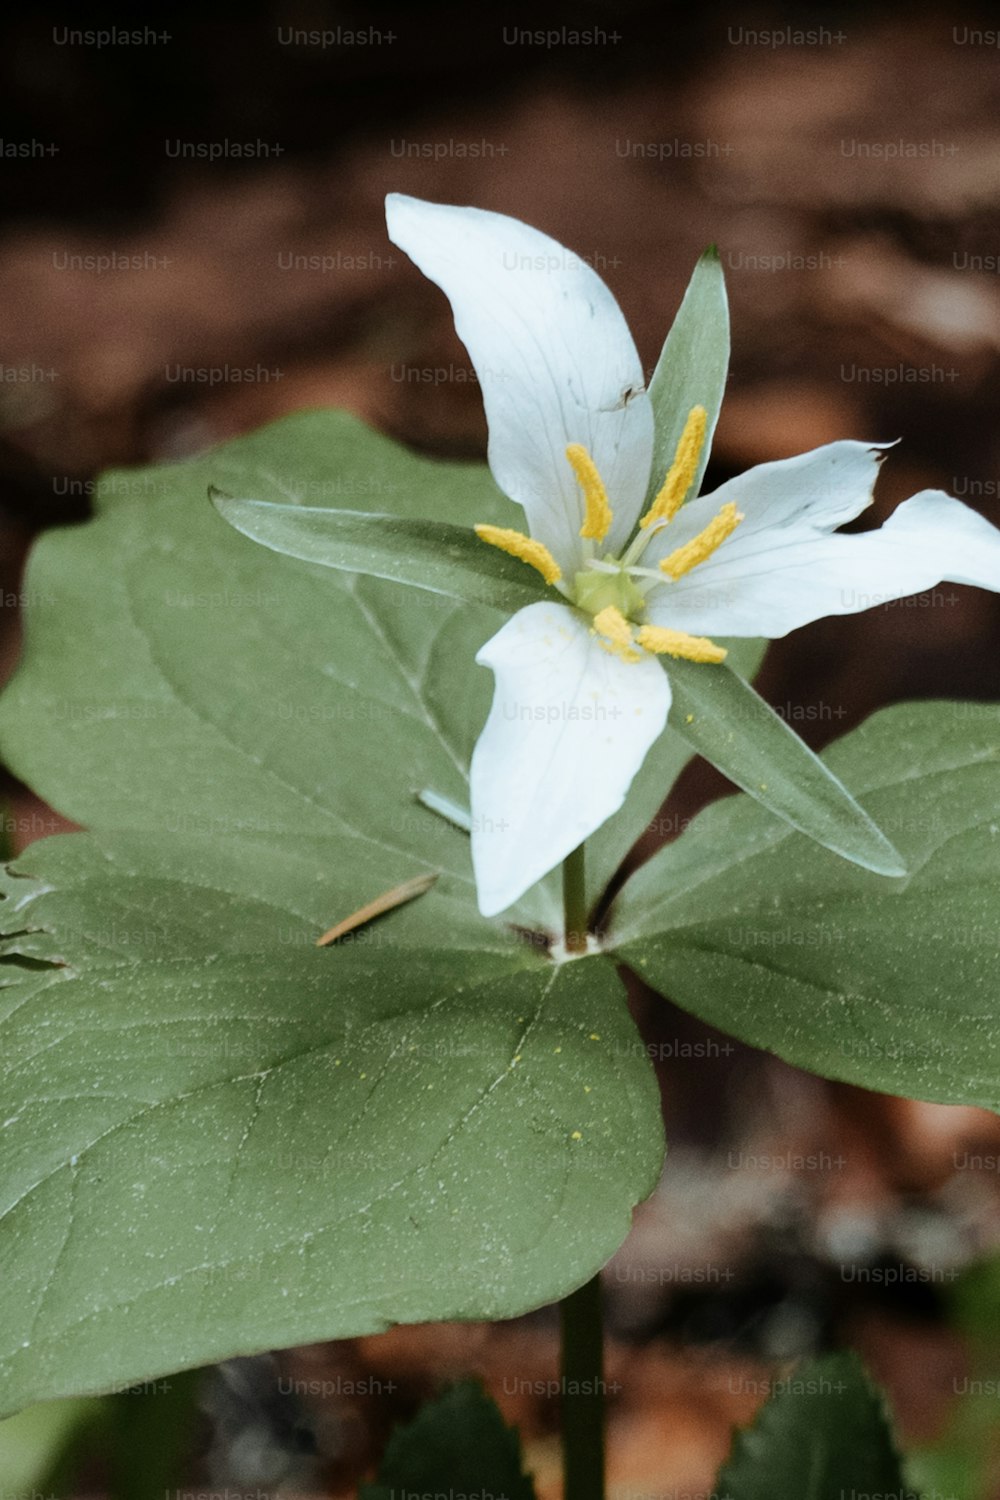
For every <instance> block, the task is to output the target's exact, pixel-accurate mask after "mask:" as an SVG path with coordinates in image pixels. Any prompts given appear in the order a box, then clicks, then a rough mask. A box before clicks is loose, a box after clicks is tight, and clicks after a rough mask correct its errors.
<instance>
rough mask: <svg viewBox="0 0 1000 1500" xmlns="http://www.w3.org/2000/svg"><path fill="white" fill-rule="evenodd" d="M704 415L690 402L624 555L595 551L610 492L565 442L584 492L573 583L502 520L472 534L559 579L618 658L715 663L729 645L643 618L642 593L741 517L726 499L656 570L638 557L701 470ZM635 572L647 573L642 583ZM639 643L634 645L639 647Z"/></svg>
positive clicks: (579, 449) (692, 560) (686, 568)
mask: <svg viewBox="0 0 1000 1500" xmlns="http://www.w3.org/2000/svg"><path fill="white" fill-rule="evenodd" d="M707 425H708V416H707V413H706V411H705V408H704V407H703V406H695V407H692V409H691V411H690V412H689V413H688V417H687V421H686V422H685V423H684V430H683V432H682V433H681V436H680V440H679V441H678V444H677V449H676V451H675V453H674V458H673V462H672V463H671V465H670V468H669V470H668V471H667V476H666V478H665V479H664V481H663V484H662V486H661V487H660V489H659V490H658V492H657V494H656V495H655V497H654V499H653V503H652V504H651V505H650V507H649V509H648V511H647V512H646V514H645V515H644V516H643V517H642V519H641V520H640V522H639V529H638V531H637V532H636V534H635V536H634V537H633V538H632V541H631V542H630V543H629V545H628V547H627V548H626V550H625V552H624V553H623V555H622V556H621V557H616V556H614V555H613V554H612V553H610V552H608V553H605V554H604V555H603V556H600V557H598V556H596V555H595V550H596V549H595V547H594V543H595V542H603V541H604V540H605V538H606V537H607V535H608V532H609V531H610V530H611V526H612V523H613V521H614V511H613V510H612V508H611V502H610V501H609V499H608V492H607V490H606V489H605V487H604V481H603V480H602V478H601V476H600V473H599V471H598V468H597V465H596V464H595V462H594V460H593V458H592V457H591V455H590V454H589V453H588V452H587V449H586V448H585V447H584V446H583V444H582V443H570V444H569V446H568V447H567V449H566V457H567V459H568V461H569V463H570V465H571V467H572V469H573V473H574V474H575V475H576V481H577V484H578V485H579V486H580V491H581V493H582V496H583V525H582V526H581V527H580V537H581V539H582V541H583V544H584V547H583V557H584V566H583V568H582V569H581V571H580V572H578V573H576V574H575V575H574V578H573V584H572V587H570V586H568V585H567V584H566V583H564V582H563V581H562V576H563V575H562V569H561V568H560V566H559V564H558V563H557V562H556V560H555V558H554V557H553V556H552V553H551V552H550V551H549V549H548V548H547V547H546V546H545V545H544V544H543V543H542V542H539V541H536V540H535V539H534V538H533V537H528V536H525V535H524V533H523V532H520V531H511V530H508V529H506V528H505V527H502V526H477V527H476V528H475V530H476V535H477V536H478V537H480V538H481V539H482V540H483V541H484V542H489V543H490V544H491V545H492V546H494V547H499V548H500V549H501V551H503V552H507V553H509V554H510V555H511V556H512V557H517V558H519V559H520V560H521V561H522V562H526V563H528V564H530V566H531V567H533V568H535V569H537V571H538V572H539V573H541V575H542V577H543V578H544V579H545V582H546V583H548V584H556V585H558V587H559V589H560V592H561V593H563V594H565V596H566V597H567V598H568V599H569V600H570V602H571V603H572V604H574V605H576V607H577V609H580V610H582V611H584V613H586V614H588V615H590V617H591V619H592V620H593V622H594V623H593V626H592V632H593V634H594V635H596V636H597V637H598V640H599V644H600V645H601V646H603V647H604V649H605V650H606V651H610V652H612V653H613V654H614V655H615V656H619V657H621V659H622V660H623V661H633V662H635V661H641V660H642V657H643V654H644V653H645V652H652V653H654V654H656V655H666V656H675V657H684V658H685V659H687V660H688V661H700V662H720V661H723V660H724V659H725V656H726V651H725V648H724V647H722V646H717V645H716V644H715V642H714V641H710V640H708V638H707V637H706V636H700V635H688V634H687V633H686V632H685V631H683V630H669V629H667V628H665V627H664V626H660V625H649V624H644V623H643V617H644V616H645V613H646V595H647V594H649V593H651V592H652V590H653V589H655V588H659V587H661V586H663V585H664V584H668V583H670V582H673V583H676V582H677V580H678V579H679V578H683V577H684V575H685V574H686V573H690V571H691V569H692V568H696V567H697V566H698V564H699V563H703V562H705V560H706V559H707V558H709V557H711V556H712V554H713V552H715V551H716V550H717V548H719V547H720V546H721V545H722V543H723V542H724V541H725V540H726V538H727V537H729V536H731V535H732V533H733V532H734V531H735V530H736V528H737V526H738V525H739V524H740V522H741V521H742V520H743V517H742V515H740V513H739V511H738V510H737V509H736V506H735V505H733V504H732V503H731V502H730V503H729V504H727V505H723V506H722V508H721V509H720V511H719V513H718V515H717V516H715V517H714V518H713V519H712V520H711V521H710V522H709V523H708V525H707V526H706V527H704V528H703V530H701V531H700V532H699V533H698V534H697V536H694V537H692V538H691V540H690V541H688V542H685V543H684V544H683V545H682V546H680V547H676V548H675V549H674V551H673V552H671V553H670V555H669V556H668V557H665V558H664V559H663V560H662V562H661V563H660V565H659V570H655V569H653V568H644V567H640V566H639V562H640V559H641V558H642V555H643V553H644V552H645V550H646V548H647V547H648V545H649V543H650V541H651V540H652V539H653V537H654V536H655V535H656V534H657V533H658V532H660V531H662V530H663V528H664V527H665V526H669V524H670V522H671V521H672V520H673V519H674V517H675V516H676V515H677V513H678V511H679V510H680V509H681V506H682V505H683V504H684V501H685V500H686V499H687V495H688V491H689V490H690V489H691V486H692V484H693V483H694V479H695V476H696V474H697V471H698V464H699V460H700V458H701V453H702V449H703V447H704V445H705V433H706V430H707ZM636 579H642V580H649V581H648V582H644V583H643V584H642V587H641V588H640V585H639V584H638V583H637V582H636V581H635V580H636ZM637 648H638V649H637Z"/></svg>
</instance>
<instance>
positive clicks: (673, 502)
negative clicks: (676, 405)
mask: <svg viewBox="0 0 1000 1500" xmlns="http://www.w3.org/2000/svg"><path fill="white" fill-rule="evenodd" d="M707 426H708V412H707V411H706V410H705V408H704V407H703V406H692V408H691V410H690V411H689V412H688V419H687V421H686V422H685V423H684V431H683V432H682V433H681V435H680V440H679V442H678V444H677V450H676V452H675V453H674V461H673V463H672V464H671V465H670V468H669V470H668V471H667V477H666V479H665V480H664V481H663V487H662V488H661V490H660V492H659V494H658V495H657V496H656V498H655V499H654V501H653V503H652V505H651V506H650V507H649V509H648V510H647V512H646V514H645V515H644V516H643V518H642V520H641V521H640V522H639V525H640V526H641V527H642V528H643V530H645V529H646V527H647V526H652V524H653V522H654V521H672V520H673V518H674V516H676V514H677V512H678V511H679V510H680V508H681V506H682V505H683V504H684V500H685V497H686V495H687V492H688V490H689V489H690V488H691V485H692V483H693V482H694V476H695V474H696V473H697V471H698V462H699V460H700V458H701V450H702V448H703V447H704V446H705V429H706V427H707Z"/></svg>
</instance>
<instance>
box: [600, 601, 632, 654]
mask: <svg viewBox="0 0 1000 1500" xmlns="http://www.w3.org/2000/svg"><path fill="white" fill-rule="evenodd" d="M594 632H595V634H596V635H599V636H603V637H604V639H603V640H602V641H601V642H600V644H601V645H602V646H603V647H604V649H605V651H610V652H611V654H612V656H620V657H621V659H622V661H639V660H641V655H640V653H639V652H638V651H636V650H634V649H633V646H632V627H631V625H630V624H629V622H628V621H627V620H626V618H625V616H624V615H623V614H622V612H621V610H620V609H615V607H614V605H613V604H609V605H608V606H607V608H606V609H602V610H600V611H599V613H598V614H596V615H595V616H594Z"/></svg>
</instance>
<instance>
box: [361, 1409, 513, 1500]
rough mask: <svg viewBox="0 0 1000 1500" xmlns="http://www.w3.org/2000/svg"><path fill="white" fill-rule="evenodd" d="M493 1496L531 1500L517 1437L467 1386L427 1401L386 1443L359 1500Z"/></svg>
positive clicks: (496, 1410) (508, 1499) (494, 1411)
mask: <svg viewBox="0 0 1000 1500" xmlns="http://www.w3.org/2000/svg"><path fill="white" fill-rule="evenodd" d="M407 1492H409V1493H410V1494H421V1493H432V1494H437V1495H440V1494H449V1495H452V1496H457V1495H469V1496H471V1495H474V1494H478V1495H483V1496H489V1495H496V1496H503V1500H534V1497H535V1487H534V1485H533V1484H532V1482H531V1480H530V1478H529V1477H528V1476H527V1475H526V1474H525V1472H524V1468H523V1465H522V1462H521V1448H520V1444H519V1442H518V1438H517V1433H516V1432H514V1431H513V1430H512V1429H511V1428H509V1427H507V1426H506V1425H505V1424H504V1420H503V1417H502V1416H501V1414H500V1412H499V1410H498V1409H497V1407H496V1405H495V1404H494V1402H493V1401H491V1400H490V1398H489V1397H488V1396H487V1395H486V1394H485V1393H484V1392H483V1391H482V1390H480V1388H479V1387H478V1386H477V1385H473V1384H472V1383H471V1382H466V1383H463V1384H462V1385H456V1386H453V1387H452V1389H451V1390H449V1391H446V1392H445V1393H444V1395H442V1396H439V1397H438V1398H437V1399H436V1400H435V1401H429V1402H428V1403H427V1404H426V1406H424V1407H422V1408H421V1410H420V1411H419V1412H418V1413H417V1415H416V1416H415V1417H414V1419H413V1421H412V1422H410V1423H408V1424H407V1426H406V1427H400V1428H397V1429H396V1431H395V1432H394V1433H393V1435H392V1437H391V1438H390V1439H389V1445H388V1447H387V1448H386V1451H385V1456H384V1457H383V1459H382V1462H381V1464H380V1465H379V1470H378V1478H377V1480H376V1481H375V1483H374V1484H365V1485H362V1487H361V1490H360V1500H394V1496H396V1495H397V1494H405V1493H407Z"/></svg>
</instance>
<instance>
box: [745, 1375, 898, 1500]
mask: <svg viewBox="0 0 1000 1500" xmlns="http://www.w3.org/2000/svg"><path fill="white" fill-rule="evenodd" d="M715 1493H716V1494H717V1495H718V1496H719V1500H846V1497H849V1496H850V1497H854V1496H857V1497H859V1500H860V1497H862V1496H870V1497H872V1500H874V1497H875V1496H884V1497H886V1500H887V1497H889V1496H890V1495H891V1496H893V1497H894V1500H917V1497H916V1496H915V1495H913V1494H912V1492H911V1491H909V1490H907V1489H906V1488H905V1486H904V1483H903V1475H902V1471H901V1469H900V1460H899V1456H898V1454H897V1453H896V1449H895V1446H894V1443H893V1437H892V1433H891V1431H890V1428H889V1423H888V1420H887V1418H886V1413H885V1407H884V1403H883V1400H882V1397H881V1395H880V1394H879V1392H878V1391H877V1390H876V1389H875V1387H874V1386H873V1385H872V1384H871V1383H870V1382H869V1380H868V1378H867V1376H866V1375H865V1372H864V1370H863V1369H862V1367H861V1365H860V1363H859V1362H858V1360H857V1359H856V1358H855V1356H854V1355H852V1354H831V1355H827V1356H826V1357H825V1358H822V1359H816V1360H812V1361H810V1362H809V1363H808V1364H806V1365H802V1366H800V1367H799V1368H798V1369H797V1370H795V1371H793V1373H792V1374H791V1375H789V1376H788V1377H787V1378H786V1379H785V1380H783V1381H781V1382H778V1389H777V1391H776V1393H775V1394H774V1395H772V1396H771V1398H770V1400H769V1401H768V1402H767V1404H766V1405H765V1406H764V1407H763V1408H762V1409H761V1411H760V1412H759V1413H758V1416H757V1419H756V1421H755V1422H754V1424H753V1426H752V1427H750V1428H748V1429H747V1430H746V1431H745V1432H741V1433H738V1434H737V1436H736V1439H735V1442H734V1444H733V1451H732V1453H731V1454H730V1456H729V1458H728V1459H727V1461H726V1463H725V1464H724V1465H723V1467H722V1469H721V1470H720V1472H719V1477H718V1479H717V1480H716V1484H715Z"/></svg>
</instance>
